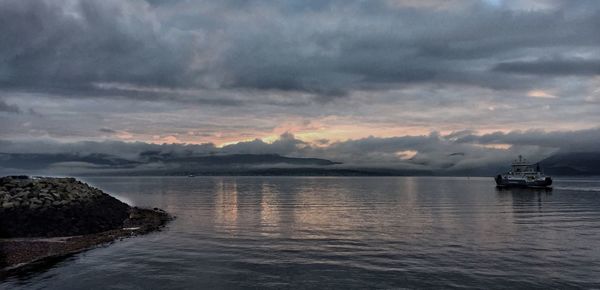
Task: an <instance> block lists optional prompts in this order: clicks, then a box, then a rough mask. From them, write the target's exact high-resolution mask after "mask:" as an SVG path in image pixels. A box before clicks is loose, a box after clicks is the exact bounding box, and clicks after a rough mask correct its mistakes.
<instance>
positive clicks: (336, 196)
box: [0, 177, 600, 289]
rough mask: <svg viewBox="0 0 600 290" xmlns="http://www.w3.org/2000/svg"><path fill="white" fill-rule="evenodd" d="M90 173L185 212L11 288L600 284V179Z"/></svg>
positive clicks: (14, 280) (137, 198)
mask: <svg viewBox="0 0 600 290" xmlns="http://www.w3.org/2000/svg"><path fill="white" fill-rule="evenodd" d="M85 180H86V181H87V182H89V183H91V184H92V185H94V186H97V187H99V188H101V189H103V190H105V191H106V192H109V193H112V194H114V195H117V196H118V197H119V198H121V199H122V200H124V201H126V202H128V203H131V204H134V205H137V206H143V207H160V208H163V209H165V210H167V211H169V212H170V213H172V214H174V215H176V216H177V219H176V220H175V221H174V222H172V223H171V224H169V225H168V227H167V228H166V229H164V230H163V231H162V232H157V233H152V234H149V235H146V236H142V237H135V238H131V239H126V240H123V241H120V242H117V243H114V244H112V245H110V246H106V247H100V248H96V249H93V250H91V251H87V252H84V253H80V254H76V255H73V256H71V257H68V258H66V259H63V260H60V261H57V262H56V263H53V264H49V265H45V266H44V267H42V268H41V269H36V271H34V272H32V273H28V274H27V275H22V276H19V277H10V278H8V280H4V281H3V282H0V288H1V289H214V288H228V289H235V288H341V289H349V288H451V287H465V288H475V289H489V288H515V287H517V288H546V289H547V288H581V287H583V288H600V179H593V178H589V179H563V180H557V181H556V183H555V188H554V190H552V191H534V190H503V191H499V190H497V189H496V188H495V187H494V181H493V179H492V178H439V177H438V178H436V177H382V178H374V177H368V178H356V177H351V178H338V177H331V178H329V177H325V178H310V177H195V178H188V177H169V178H157V177H142V178H129V177H128V178H124V177H123V178H121V177H117V178H114V177H113V178H106V177H103V178H87V179H85Z"/></svg>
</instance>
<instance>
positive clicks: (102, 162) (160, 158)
mask: <svg viewBox="0 0 600 290" xmlns="http://www.w3.org/2000/svg"><path fill="white" fill-rule="evenodd" d="M150 163H156V164H162V166H159V167H163V166H164V168H162V169H159V168H156V170H158V171H162V172H165V173H169V171H174V172H183V171H186V172H187V171H190V172H193V171H199V172H208V171H211V170H214V171H218V172H228V170H230V169H234V171H239V170H240V169H243V168H255V169H256V168H263V169H267V168H274V170H276V169H277V168H286V167H288V168H289V167H322V166H330V165H335V164H341V163H339V162H333V161H330V160H327V159H319V158H294V157H285V156H280V155H277V154H232V155H209V156H181V155H178V154H173V153H161V152H151V151H150V152H143V153H141V154H140V155H139V157H138V158H135V160H129V159H123V158H120V157H117V156H114V155H108V154H79V153H72V154H71V153H60V154H50V153H48V154H37V153H18V154H15V153H0V167H1V168H10V169H18V170H22V171H38V170H42V171H43V170H45V169H48V168H50V167H53V166H63V167H65V166H73V167H74V168H75V167H76V166H83V165H85V166H87V167H89V168H97V169H99V170H98V171H101V170H100V169H127V170H130V171H136V170H138V169H139V166H143V165H146V164H150ZM73 170H77V169H73ZM144 171H146V170H144Z"/></svg>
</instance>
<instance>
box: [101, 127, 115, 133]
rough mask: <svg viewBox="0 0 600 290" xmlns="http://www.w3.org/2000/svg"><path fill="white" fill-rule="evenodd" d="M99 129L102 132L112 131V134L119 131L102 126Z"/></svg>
mask: <svg viewBox="0 0 600 290" xmlns="http://www.w3.org/2000/svg"><path fill="white" fill-rule="evenodd" d="M98 131H100V132H102V133H110V134H114V133H117V131H115V130H113V129H110V128H100V129H98Z"/></svg>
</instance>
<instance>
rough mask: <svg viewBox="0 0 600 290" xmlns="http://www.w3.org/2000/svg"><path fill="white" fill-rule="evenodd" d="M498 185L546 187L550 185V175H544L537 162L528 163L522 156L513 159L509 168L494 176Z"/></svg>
mask: <svg viewBox="0 0 600 290" xmlns="http://www.w3.org/2000/svg"><path fill="white" fill-rule="evenodd" d="M495 180H496V185H497V186H499V187H538V188H547V187H550V186H551V185H552V177H550V176H546V175H544V173H543V172H542V171H541V170H540V164H539V163H535V164H534V163H529V162H528V161H527V160H526V159H524V158H523V156H521V155H519V159H517V160H515V161H513V163H512V166H511V170H510V171H509V172H507V173H505V174H498V175H497V176H496V177H495Z"/></svg>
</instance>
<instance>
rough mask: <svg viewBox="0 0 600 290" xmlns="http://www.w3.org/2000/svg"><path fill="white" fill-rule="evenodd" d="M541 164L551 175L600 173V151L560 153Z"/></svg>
mask: <svg viewBox="0 0 600 290" xmlns="http://www.w3.org/2000/svg"><path fill="white" fill-rule="evenodd" d="M540 165H541V166H542V169H543V170H544V172H545V173H547V174H550V175H600V152H579V153H558V154H555V155H553V156H551V157H548V158H546V159H544V160H542V161H541V162H540Z"/></svg>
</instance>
